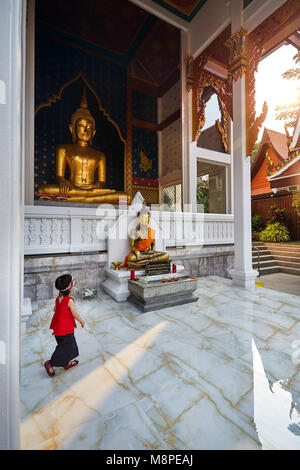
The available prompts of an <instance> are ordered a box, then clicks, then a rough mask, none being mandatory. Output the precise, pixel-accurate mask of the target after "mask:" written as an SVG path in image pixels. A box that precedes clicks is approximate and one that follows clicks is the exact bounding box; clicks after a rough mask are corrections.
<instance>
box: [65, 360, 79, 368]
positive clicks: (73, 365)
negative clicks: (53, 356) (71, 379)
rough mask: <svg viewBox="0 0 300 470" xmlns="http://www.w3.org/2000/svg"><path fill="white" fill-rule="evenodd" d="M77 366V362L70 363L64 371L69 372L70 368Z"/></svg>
mask: <svg viewBox="0 0 300 470" xmlns="http://www.w3.org/2000/svg"><path fill="white" fill-rule="evenodd" d="M77 364H78V361H76V360H75V361H71V362H70V364H68V365H67V367H65V370H69V369H72V367H75V366H77Z"/></svg>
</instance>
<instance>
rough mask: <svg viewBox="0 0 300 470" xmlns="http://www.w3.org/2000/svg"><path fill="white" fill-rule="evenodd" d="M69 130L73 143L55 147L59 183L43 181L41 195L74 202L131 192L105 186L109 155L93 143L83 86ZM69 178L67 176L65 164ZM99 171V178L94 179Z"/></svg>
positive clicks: (92, 125) (107, 200)
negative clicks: (81, 95) (95, 147)
mask: <svg viewBox="0 0 300 470" xmlns="http://www.w3.org/2000/svg"><path fill="white" fill-rule="evenodd" d="M69 127H70V132H71V134H72V138H73V144H65V145H59V146H58V148H57V151H56V181H57V183H56V184H44V185H43V186H40V187H39V189H38V196H40V197H42V198H46V199H47V198H49V199H51V198H54V199H56V198H57V197H58V198H59V199H67V200H68V201H71V202H94V203H107V204H118V202H119V198H121V197H122V199H123V198H127V202H130V198H129V196H127V195H126V194H125V193H123V192H119V191H116V190H113V189H106V188H105V186H106V157H105V155H104V153H103V152H100V151H98V150H95V149H93V148H92V147H91V144H92V140H93V137H94V135H95V133H96V129H95V120H94V118H93V116H92V115H91V113H90V111H89V109H88V104H87V100H86V91H85V90H84V93H83V97H82V100H81V104H80V108H79V109H77V111H76V112H75V113H74V114H73V115H72V118H71V123H70V126H69ZM67 165H68V166H69V168H70V178H69V180H67V179H66V178H65V172H66V166H67ZM95 172H97V176H98V181H95Z"/></svg>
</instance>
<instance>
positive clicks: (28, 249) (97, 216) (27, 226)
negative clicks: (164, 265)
mask: <svg viewBox="0 0 300 470" xmlns="http://www.w3.org/2000/svg"><path fill="white" fill-rule="evenodd" d="M125 212H126V210H125ZM119 214H120V212H119V211H118V210H114V209H109V208H108V209H102V207H101V206H100V209H96V208H79V207H74V208H73V207H57V206H25V209H24V216H25V223H24V253H25V255H39V254H54V253H80V252H95V251H106V250H107V243H106V239H107V230H108V229H109V228H110V227H111V226H112V225H113V224H114V223H115V221H116V220H117V218H118V216H119ZM233 222H234V219H233V215H230V214H200V213H191V212H162V211H151V222H150V223H151V227H153V228H154V229H155V231H156V236H157V237H163V239H164V245H165V246H166V247H175V246H185V247H188V246H202V245H222V244H223V245H226V244H232V243H233V242H234V231H233V230H234V226H233Z"/></svg>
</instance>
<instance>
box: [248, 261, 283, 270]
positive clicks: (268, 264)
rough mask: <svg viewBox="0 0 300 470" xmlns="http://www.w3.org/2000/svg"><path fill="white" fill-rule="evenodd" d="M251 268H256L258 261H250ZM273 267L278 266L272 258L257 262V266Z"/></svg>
mask: <svg viewBox="0 0 300 470" xmlns="http://www.w3.org/2000/svg"><path fill="white" fill-rule="evenodd" d="M252 266H253V268H255V269H257V268H258V262H256V261H255V262H254V263H252ZM273 267H278V265H277V263H275V262H274V260H270V261H260V262H259V268H260V269H262V268H273Z"/></svg>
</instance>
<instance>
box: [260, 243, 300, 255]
mask: <svg viewBox="0 0 300 470" xmlns="http://www.w3.org/2000/svg"><path fill="white" fill-rule="evenodd" d="M265 247H266V248H267V250H270V251H275V250H276V251H290V252H292V253H300V246H299V245H282V244H281V243H280V245H279V244H276V243H275V244H274V245H272V244H269V243H266V244H265Z"/></svg>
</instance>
